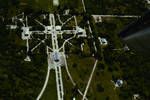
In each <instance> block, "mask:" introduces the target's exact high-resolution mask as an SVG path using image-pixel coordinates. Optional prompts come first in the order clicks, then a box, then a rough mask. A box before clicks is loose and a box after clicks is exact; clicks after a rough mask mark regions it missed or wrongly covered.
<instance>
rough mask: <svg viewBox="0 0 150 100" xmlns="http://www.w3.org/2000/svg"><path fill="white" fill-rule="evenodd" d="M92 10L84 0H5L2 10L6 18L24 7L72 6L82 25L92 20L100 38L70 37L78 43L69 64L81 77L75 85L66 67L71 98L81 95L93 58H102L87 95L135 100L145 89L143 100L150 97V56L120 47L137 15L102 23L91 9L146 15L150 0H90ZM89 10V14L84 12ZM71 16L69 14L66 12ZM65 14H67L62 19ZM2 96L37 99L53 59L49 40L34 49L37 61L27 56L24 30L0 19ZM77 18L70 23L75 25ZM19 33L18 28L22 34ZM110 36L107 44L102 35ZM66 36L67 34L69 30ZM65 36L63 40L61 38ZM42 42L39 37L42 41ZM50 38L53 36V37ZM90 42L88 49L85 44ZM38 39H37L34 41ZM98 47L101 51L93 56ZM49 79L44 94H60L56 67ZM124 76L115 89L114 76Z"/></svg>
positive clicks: (49, 98) (94, 99)
mask: <svg viewBox="0 0 150 100" xmlns="http://www.w3.org/2000/svg"><path fill="white" fill-rule="evenodd" d="M85 5H86V8H87V13H86V14H85V13H83V7H82V4H81V0H60V6H58V7H54V6H53V5H52V0H22V1H20V0H13V1H9V0H0V7H1V8H0V9H1V10H0V14H1V15H2V16H5V17H6V19H7V18H9V17H10V16H14V15H16V14H18V13H21V12H22V11H25V12H26V13H33V12H34V13H36V12H40V11H46V12H51V13H54V12H59V13H61V14H62V13H63V12H64V10H66V9H70V13H71V14H76V15H78V16H77V20H78V23H79V25H80V26H82V27H85V29H86V30H87V34H88V35H89V34H90V33H89V31H88V27H87V24H86V21H87V19H89V20H90V25H91V27H92V31H93V36H94V39H91V38H82V39H74V40H72V41H70V42H71V43H72V44H73V45H74V46H70V45H69V44H67V45H66V54H67V55H68V57H69V58H67V62H68V67H69V70H70V72H71V75H72V77H73V79H74V80H75V82H76V84H77V85H76V86H75V87H74V86H73V85H72V84H71V82H70V80H69V78H68V76H67V73H66V70H65V67H62V73H63V83H64V89H65V97H64V98H65V100H70V99H71V98H72V97H73V96H76V98H77V100H80V99H81V98H82V97H81V96H80V95H79V93H76V92H74V91H75V89H76V88H79V89H81V91H82V92H84V90H85V86H86V84H87V81H88V78H89V76H90V73H91V70H92V68H93V64H94V61H95V58H96V59H99V62H98V65H97V69H96V71H95V73H94V77H93V80H92V83H91V86H90V88H89V91H88V94H87V97H88V98H89V100H131V98H132V95H133V94H136V93H139V94H140V96H141V99H142V100H149V98H150V86H149V83H150V78H149V76H150V75H149V70H150V67H149V65H150V63H149V60H150V59H149V58H144V57H142V56H140V55H137V54H134V51H133V50H132V51H128V52H124V51H114V50H113V49H115V48H122V47H123V46H124V43H122V41H121V39H120V38H119V37H118V33H119V32H120V31H121V30H122V29H123V28H124V27H125V26H126V25H128V24H129V23H130V22H131V21H133V19H121V18H120V19H119V18H111V19H110V18H103V22H102V23H95V22H94V20H93V19H92V18H91V17H90V16H91V14H122V15H124V14H131V15H133V14H135V15H141V14H143V13H144V11H146V10H147V9H146V7H145V5H146V4H145V1H142V0H85ZM81 15H83V16H81ZM64 19H65V18H64ZM62 20H63V19H62ZM0 22H1V23H0V30H1V31H0V99H2V100H35V98H36V96H37V95H38V93H39V92H40V90H41V87H42V86H43V83H44V80H45V76H46V72H47V71H46V70H47V62H46V61H47V60H46V54H45V51H44V50H45V48H44V45H42V46H41V47H42V49H39V50H37V51H36V52H38V53H36V52H35V53H34V54H33V55H32V60H33V61H32V62H30V63H27V62H24V61H23V59H24V57H25V49H26V47H25V43H24V42H23V41H22V40H21V39H20V37H19V34H20V30H16V31H10V30H7V29H6V27H5V24H7V23H3V22H2V20H0ZM73 24H74V23H73V22H70V23H68V24H67V25H68V26H70V25H73ZM16 33H17V34H16ZM99 36H101V37H105V38H107V40H108V43H109V45H108V46H107V47H105V48H101V47H100V44H99V41H98V39H97V37H99ZM64 37H65V36H64ZM59 41H60V42H62V41H61V40H59ZM93 41H95V42H96V47H97V48H98V52H97V53H95V51H94V48H93V44H92V42H93ZM36 42H37V41H36ZM48 42H49V41H48ZM82 42H84V43H85V45H84V50H83V52H82V51H81V50H80V44H81V43H82ZM34 44H35V43H33V44H32V45H34ZM93 53H95V54H96V55H97V56H96V57H92V54H93ZM50 74H51V75H50V78H49V84H48V87H47V88H46V91H45V93H44V95H43V97H42V100H56V98H57V93H56V85H55V83H56V82H55V73H54V71H51V73H50ZM117 79H123V80H124V83H125V84H124V85H123V87H121V88H120V89H116V90H114V84H113V83H112V82H111V80H114V81H115V80H117Z"/></svg>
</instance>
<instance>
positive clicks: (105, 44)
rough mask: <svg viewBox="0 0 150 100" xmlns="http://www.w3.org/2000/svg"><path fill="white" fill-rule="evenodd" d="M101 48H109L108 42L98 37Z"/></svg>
mask: <svg viewBox="0 0 150 100" xmlns="http://www.w3.org/2000/svg"><path fill="white" fill-rule="evenodd" d="M98 39H99V42H100V44H101V46H107V45H108V41H107V40H106V39H105V38H101V37H98Z"/></svg>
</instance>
